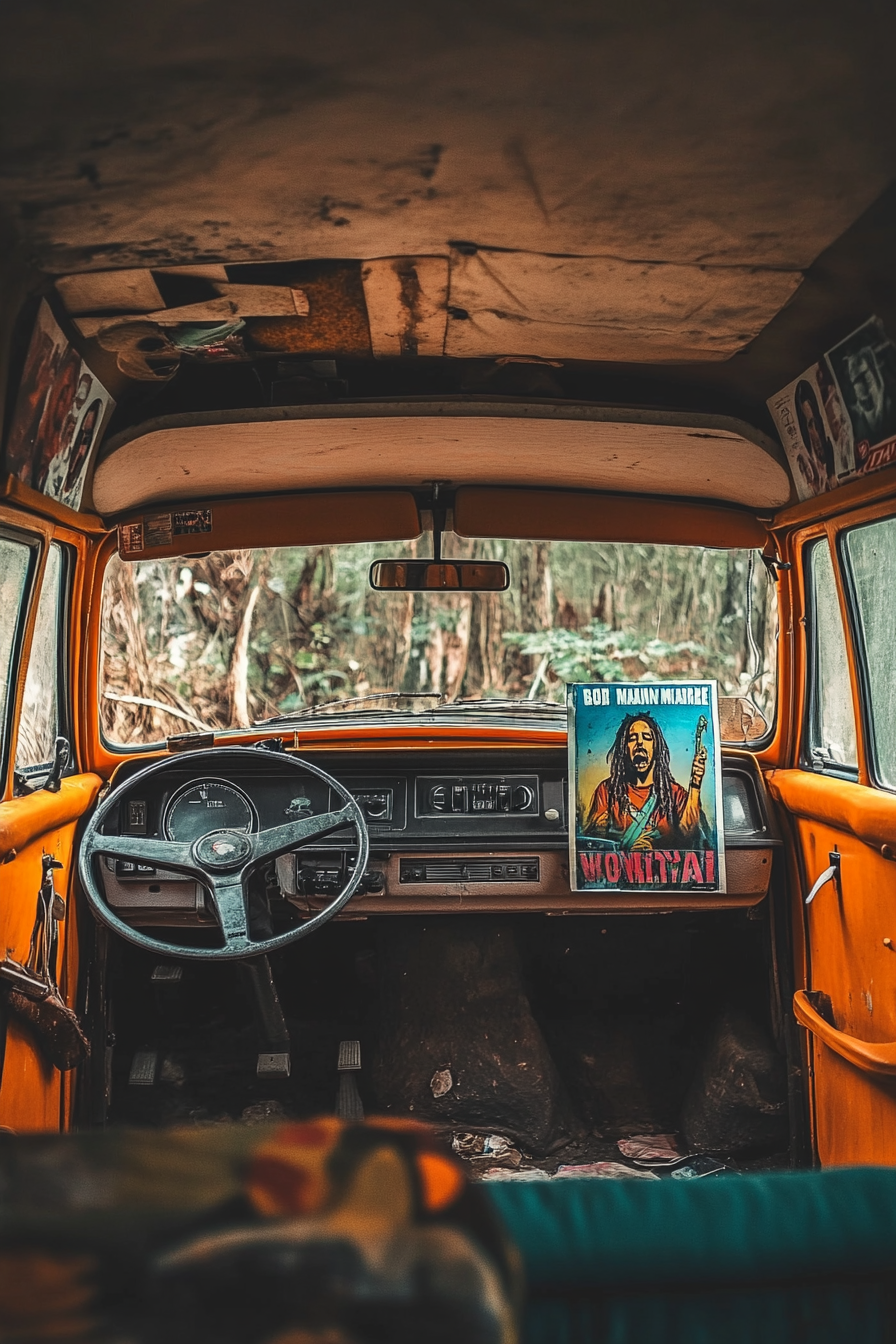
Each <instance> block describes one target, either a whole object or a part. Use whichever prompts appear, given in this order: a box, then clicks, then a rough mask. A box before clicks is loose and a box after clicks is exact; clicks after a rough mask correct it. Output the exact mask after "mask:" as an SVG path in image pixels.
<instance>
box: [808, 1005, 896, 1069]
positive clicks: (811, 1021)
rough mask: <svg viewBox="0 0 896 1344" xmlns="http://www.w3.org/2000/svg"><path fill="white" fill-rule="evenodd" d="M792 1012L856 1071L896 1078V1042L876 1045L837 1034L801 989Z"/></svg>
mask: <svg viewBox="0 0 896 1344" xmlns="http://www.w3.org/2000/svg"><path fill="white" fill-rule="evenodd" d="M793 1012H794V1016H795V1017H796V1020H797V1021H798V1022H801V1023H802V1025H803V1026H804V1027H808V1029H809V1030H810V1031H811V1032H812V1033H813V1035H815V1036H817V1037H818V1039H819V1040H820V1041H823V1042H824V1044H825V1045H827V1046H830V1048H831V1049H832V1050H834V1051H835V1052H836V1053H837V1054H838V1055H841V1056H842V1058H843V1059H847V1060H849V1062H850V1064H855V1066H856V1068H859V1069H862V1070H863V1072H865V1073H882V1074H896V1041H886V1042H884V1043H882V1044H880V1045H873V1044H870V1043H869V1042H868V1041H860V1040H859V1039H858V1037H857V1036H850V1035H849V1034H848V1033H847V1032H845V1031H838V1030H837V1028H836V1027H832V1026H831V1024H830V1022H828V1021H826V1020H825V1018H823V1017H822V1016H821V1014H820V1013H818V1012H816V1011H815V1009H814V1008H813V1006H812V1003H811V1001H810V999H809V996H808V994H807V993H806V991H805V990H804V989H798V990H797V991H796V993H795V994H794V996H793Z"/></svg>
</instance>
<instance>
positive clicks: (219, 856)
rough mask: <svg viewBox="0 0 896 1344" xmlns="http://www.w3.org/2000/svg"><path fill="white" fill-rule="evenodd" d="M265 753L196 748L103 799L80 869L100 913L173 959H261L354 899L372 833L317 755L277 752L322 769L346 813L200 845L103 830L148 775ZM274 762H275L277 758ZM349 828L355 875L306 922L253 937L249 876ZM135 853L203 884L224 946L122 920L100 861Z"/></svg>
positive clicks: (228, 834) (213, 834)
mask: <svg viewBox="0 0 896 1344" xmlns="http://www.w3.org/2000/svg"><path fill="white" fill-rule="evenodd" d="M261 754H262V753H260V752H259V750H258V748H257V747H230V748H220V747H219V748H217V749H214V750H212V751H197V752H191V753H190V755H189V757H188V758H187V760H186V762H185V760H184V758H183V757H178V758H175V759H169V758H166V759H165V760H163V761H157V762H156V763H155V764H154V765H150V766H147V768H146V769H145V770H141V771H140V772H139V774H136V775H132V776H131V777H130V779H128V780H126V781H125V782H124V783H122V784H121V785H119V787H118V788H115V789H112V790H111V792H110V793H109V795H108V797H106V798H105V799H103V801H102V802H101V803H100V805H99V807H98V808H97V809H96V811H95V812H94V814H93V816H92V817H91V819H90V821H89V823H88V825H87V829H86V830H85V832H84V836H83V839H82V841H81V855H80V859H79V863H78V872H79V875H80V878H81V885H82V887H83V888H84V894H85V896H86V897H87V901H88V903H89V905H90V907H91V909H92V910H93V913H94V914H95V915H96V917H97V918H98V919H99V920H101V922H102V923H103V924H106V925H107V926H108V927H109V928H110V929H114V930H115V932H116V933H120V934H121V936H122V938H127V939H128V941H129V942H131V943H136V945H137V946H138V947H143V948H145V949H147V951H150V952H155V953H158V954H161V955H162V956H166V957H187V958H190V959H192V960H194V961H214V960H217V961H235V960H236V959H237V958H240V957H258V956H262V955H263V954H265V953H268V952H274V951H276V949H277V948H279V947H286V946H288V945H289V944H290V943H295V942H298V940H299V939H300V938H307V937H308V935H309V934H310V933H314V932H315V931H316V930H317V929H319V928H320V927H321V926H322V925H323V924H326V922H327V920H329V919H332V918H333V916H334V915H337V914H338V913H339V911H340V910H342V909H343V907H344V906H345V905H346V904H347V903H348V902H349V901H350V900H351V898H352V896H353V895H354V893H355V892H356V891H357V889H358V886H359V885H360V882H361V878H362V877H363V875H364V870H365V868H366V867H367V856H368V853H369V848H370V841H369V837H368V834H367V822H366V820H365V818H364V813H363V812H362V811H361V809H360V807H359V806H358V804H357V803H356V802H355V800H354V798H353V797H352V795H351V794H350V793H349V791H348V790H347V789H346V788H345V786H344V785H343V784H340V783H339V780H338V779H334V778H333V777H332V775H328V774H327V773H326V771H324V770H321V769H319V768H318V767H317V766H316V765H312V764H311V763H310V761H305V760H301V759H299V758H298V757H296V756H287V755H286V754H285V753H284V754H280V753H278V754H277V755H276V757H275V758H274V759H275V760H276V762H277V765H278V766H279V765H286V766H288V767H292V768H294V769H296V770H301V771H303V772H304V773H306V774H312V775H316V776H317V778H318V779H320V780H322V781H323V782H324V784H328V785H329V787H330V788H331V789H332V790H333V792H334V793H335V794H336V795H337V796H338V797H339V798H340V799H341V800H343V802H344V804H345V805H344V807H342V808H340V810H339V811H338V812H324V813H321V814H320V815H318V816H311V817H300V818H299V819H298V820H296V821H290V822H287V823H286V825H285V826H273V827H271V828H270V829H269V830H266V831H256V832H254V833H247V832H245V831H238V830H226V829H225V830H214V831H210V832H208V833H207V834H206V835H202V836H200V837H199V838H198V839H197V840H194V841H193V843H192V844H181V843H179V842H178V841H176V840H165V839H153V838H149V837H143V836H139V835H103V833H102V827H103V823H104V822H105V821H106V819H107V818H108V817H109V815H110V813H112V812H114V811H115V809H116V808H117V807H118V804H119V802H120V801H121V798H122V795H123V794H124V793H125V792H127V793H131V792H132V791H133V789H134V788H135V786H137V785H139V784H141V783H143V782H144V781H146V780H149V779H151V778H154V777H155V776H157V775H162V774H164V773H165V772H166V771H168V770H172V769H177V770H179V771H183V768H184V765H185V763H188V764H189V766H190V768H191V769H192V768H193V767H196V766H199V767H201V766H203V765H209V766H213V767H214V771H215V773H218V774H219V773H220V771H221V767H222V765H225V764H226V763H228V762H230V761H232V760H233V759H234V758H242V759H243V760H251V761H252V764H253V765H254V766H256V767H257V766H258V764H259V757H260V756H261ZM267 759H268V761H270V760H271V757H270V756H269V757H268V758H267ZM344 826H352V827H353V828H354V831H355V834H356V836H357V852H356V855H355V864H354V868H353V869H352V872H351V876H350V877H349V879H348V881H347V882H346V884H345V886H344V887H343V888H342V891H340V893H339V895H338V896H334V897H333V900H332V901H331V902H330V903H329V904H328V905H327V906H326V907H325V908H324V909H323V910H321V911H319V913H318V914H316V915H314V916H312V918H311V919H308V920H305V921H304V923H302V924H300V925H299V926H298V927H297V928H294V929H289V930H288V931H287V932H286V933H281V934H277V935H276V936H275V937H273V938H262V939H257V940H255V939H250V937H249V917H248V894H249V893H248V881H249V878H250V877H251V875H252V874H253V873H254V872H255V871H256V870H257V869H258V868H260V867H261V865H262V864H264V863H269V862H270V861H271V860H272V859H276V858H277V857H278V855H280V854H287V853H289V851H290V850H294V849H298V848H299V847H300V846H301V845H305V844H308V843H309V841H311V840H320V839H322V838H323V837H324V836H326V835H330V834H331V833H332V832H333V831H338V830H341V829H342V828H343V827H344ZM101 856H102V857H106V856H108V857H110V858H116V859H130V860H132V861H133V862H135V863H145V864H151V865H152V866H153V867H157V868H168V869H170V870H171V871H172V872H176V873H184V874H185V875H186V876H187V877H192V878H193V879H194V881H196V882H200V883H201V884H202V885H203V886H204V887H205V888H206V889H207V891H208V892H209V893H210V895H211V904H212V909H213V911H214V914H215V916H216V918H217V921H218V925H219V927H220V930H221V935H222V937H223V939H224V946H223V947H179V946H175V945H173V944H171V943H167V942H163V941H162V939H160V938H152V937H150V935H149V934H146V933H142V932H140V930H139V929H135V928H132V927H131V925H129V924H126V923H125V921H124V920H123V919H120V918H119V917H118V915H116V914H115V913H114V912H113V911H112V910H111V909H110V908H109V906H108V905H107V903H106V900H105V898H104V896H103V893H102V889H101V886H100V883H99V882H98V880H97V873H96V867H97V862H98V860H99V859H100V857H101Z"/></svg>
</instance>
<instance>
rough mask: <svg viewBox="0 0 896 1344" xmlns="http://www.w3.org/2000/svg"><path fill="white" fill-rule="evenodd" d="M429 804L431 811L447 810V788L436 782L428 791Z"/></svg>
mask: <svg viewBox="0 0 896 1344" xmlns="http://www.w3.org/2000/svg"><path fill="white" fill-rule="evenodd" d="M429 805H430V807H431V808H432V810H433V812H447V811H448V790H447V789H446V788H445V785H444V784H437V785H436V786H435V788H434V789H430V791H429Z"/></svg>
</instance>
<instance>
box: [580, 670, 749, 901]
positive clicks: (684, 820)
mask: <svg viewBox="0 0 896 1344" xmlns="http://www.w3.org/2000/svg"><path fill="white" fill-rule="evenodd" d="M568 706H569V770H570V799H571V801H572V800H574V807H573V806H571V807H570V879H571V881H570V885H571V886H572V887H573V890H575V891H594V890H601V889H607V890H614V891H644V890H645V889H646V888H649V889H651V890H652V891H702V892H724V891H725V841H724V835H723V831H722V797H721V788H722V767H721V752H720V743H719V713H718V691H717V686H716V683H715V682H714V681H687V682H681V681H675V682H653V683H650V684H645V683H635V684H629V683H624V682H614V683H610V684H609V685H607V684H603V685H574V686H570V687H569V688H568Z"/></svg>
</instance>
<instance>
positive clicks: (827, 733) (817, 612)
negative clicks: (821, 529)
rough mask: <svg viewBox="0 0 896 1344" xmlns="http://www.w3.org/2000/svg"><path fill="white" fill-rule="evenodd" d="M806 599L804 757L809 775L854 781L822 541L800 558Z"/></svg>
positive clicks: (847, 700) (829, 566)
mask: <svg viewBox="0 0 896 1344" xmlns="http://www.w3.org/2000/svg"><path fill="white" fill-rule="evenodd" d="M806 560H807V565H806V589H807V594H808V598H809V610H808V613H807V615H808V629H807V636H808V653H809V721H808V724H807V728H808V748H809V750H808V756H809V759H808V760H807V761H806V764H807V765H810V766H811V767H812V769H813V770H824V771H827V772H830V773H831V774H839V775H848V776H855V775H856V774H857V772H858V757H857V754H856V724H855V715H854V713H853V704H852V688H851V686H850V681H849V662H848V661H847V656H846V635H845V632H844V629H843V617H842V615H841V612H840V603H839V600H838V597H837V582H836V579H835V577H834V565H833V561H832V560H831V552H830V548H829V546H828V542H827V538H825V537H823V538H822V539H821V540H820V541H816V542H813V543H812V545H811V546H809V547H808V554H807V557H806Z"/></svg>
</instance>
